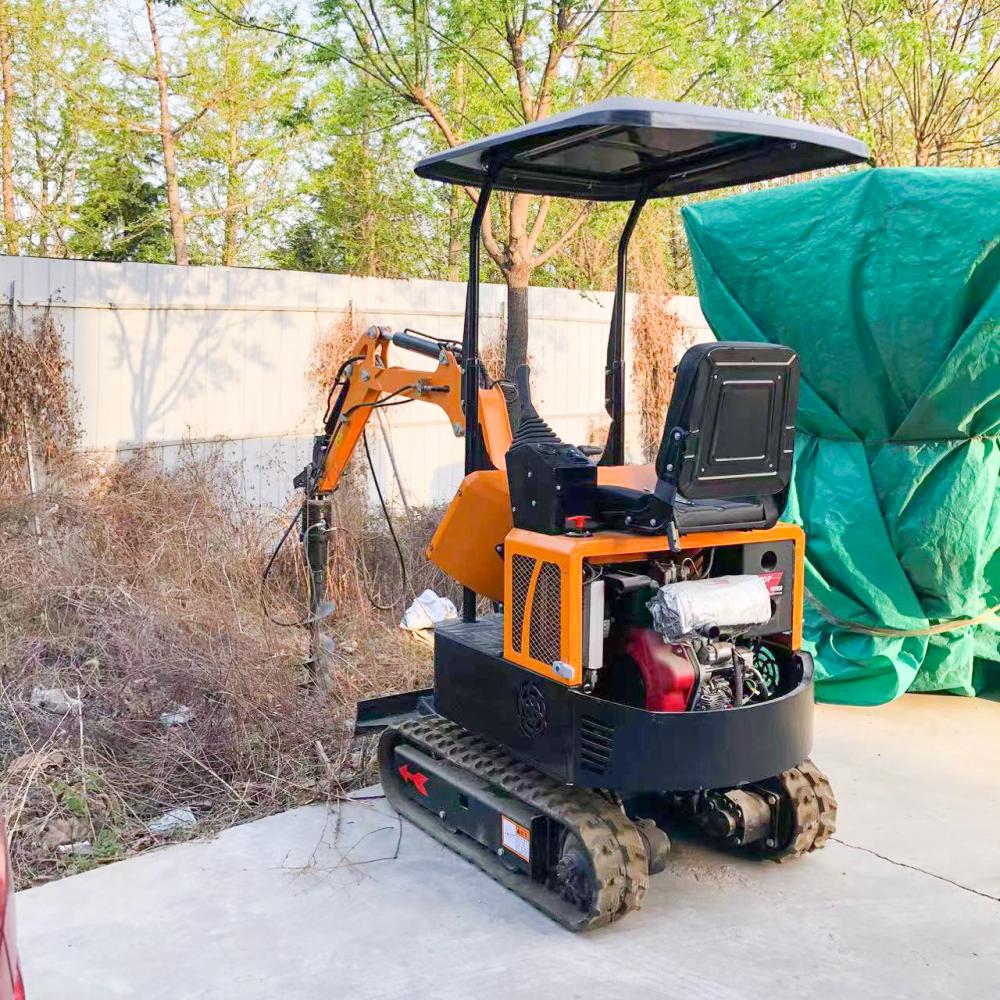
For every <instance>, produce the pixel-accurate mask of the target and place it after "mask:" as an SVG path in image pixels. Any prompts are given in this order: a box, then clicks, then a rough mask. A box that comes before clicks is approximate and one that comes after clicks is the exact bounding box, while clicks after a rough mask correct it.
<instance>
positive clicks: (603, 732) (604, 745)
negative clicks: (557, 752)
mask: <svg viewBox="0 0 1000 1000" xmlns="http://www.w3.org/2000/svg"><path fill="white" fill-rule="evenodd" d="M614 736H615V731H614V728H613V727H611V726H608V725H606V724H605V723H603V722H598V721H597V719H591V718H590V717H589V716H587V715H584V716H583V717H582V718H581V719H580V767H582V768H585V769H586V770H588V771H593V772H594V774H604V772H605V771H606V770H607V769H608V763H609V761H610V760H611V748H612V747H613V746H614Z"/></svg>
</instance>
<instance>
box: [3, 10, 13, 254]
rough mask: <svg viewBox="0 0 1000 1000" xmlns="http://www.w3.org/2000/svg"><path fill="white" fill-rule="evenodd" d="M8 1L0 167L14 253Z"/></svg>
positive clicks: (9, 241) (9, 245) (7, 232)
mask: <svg viewBox="0 0 1000 1000" xmlns="http://www.w3.org/2000/svg"><path fill="white" fill-rule="evenodd" d="M9 7H10V5H9V4H8V3H7V2H6V0H3V2H2V3H0V71H2V78H3V119H2V125H0V171H2V172H3V223H4V232H5V236H6V241H7V253H9V254H16V253H17V216H16V214H15V209H14V67H13V65H12V63H13V58H12V57H13V53H12V51H11V44H10V28H9V25H10V9H9Z"/></svg>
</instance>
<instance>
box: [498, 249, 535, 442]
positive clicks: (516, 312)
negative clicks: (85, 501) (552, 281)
mask: <svg viewBox="0 0 1000 1000" xmlns="http://www.w3.org/2000/svg"><path fill="white" fill-rule="evenodd" d="M504 277H505V278H506V279H507V344H506V347H505V349H504V362H503V374H504V378H506V379H512V378H513V377H514V373H515V372H516V371H517V369H518V368H519V367H520V366H521V365H524V364H527V363H528V283H529V279H530V277H531V270H530V268H528V267H518V268H513V269H512V270H510V271H508V272H507V273H506V274H505V275H504ZM509 409H510V422H511V426H512V427H515V428H516V427H517V422H518V420H520V417H521V407H520V405H519V404H518V401H517V400H516V399H514V400H511V403H510V406H509Z"/></svg>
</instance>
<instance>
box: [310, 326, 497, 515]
mask: <svg viewBox="0 0 1000 1000" xmlns="http://www.w3.org/2000/svg"><path fill="white" fill-rule="evenodd" d="M390 344H395V345H396V346H397V347H401V348H403V349H406V350H411V351H416V352H417V353H419V354H422V355H424V356H425V357H430V358H433V359H435V360H436V361H437V367H436V368H434V369H432V370H430V371H424V370H419V369H411V368H403V367H399V366H394V365H390V364H389V345H390ZM334 397H335V398H334ZM412 399H417V400H422V401H423V402H425V403H435V404H436V405H437V406H440V407H441V409H442V410H444V412H445V414H446V416H447V417H448V422H449V423H450V424H451V428H452V430H453V431H454V433H455V435H456V436H457V437H461V436H463V435H464V434H465V412H464V409H463V406H462V364H461V348H460V346H459V345H458V344H454V343H451V342H450V341H439V340H435V339H433V338H431V337H428V336H426V335H424V334H419V333H416V332H414V331H404V332H402V333H395V334H393V333H391V332H390V331H389V330H388V329H387V328H386V327H378V326H373V327H370V328H369V329H368V330H367V331H366V332H365V333H364V334H363V335H362V336H361V337H359V338H358V341H357V343H356V344H355V345H354V347H353V349H352V350H351V353H350V355H349V357H348V359H347V361H345V362H344V364H343V365H342V366H341V371H340V374H339V377H338V380H337V383H336V384H335V385H334V387H333V389H332V391H331V397H330V401H331V405H330V407H329V409H328V412H327V415H326V421H325V436H326V438H327V440H328V443H327V444H326V446H325V449H324V451H323V453H322V457H321V459H320V461H319V462H318V463H317V467H316V468H315V469H314V482H315V489H314V494H315V495H324V494H329V493H333V492H334V491H335V490H336V489H337V487H338V486H339V484H340V479H341V477H342V476H343V474H344V469H345V468H346V467H347V463H348V461H349V459H350V457H351V455H352V454H353V452H354V449H355V447H356V446H357V443H358V440H359V439H360V437H361V435H362V434H363V433H364V429H365V425H366V424H367V422H368V419H369V417H370V416H371V414H372V411H373V410H375V409H377V408H379V407H381V406H386V405H393V401H400V402H402V401H403V400H412ZM479 422H480V425H481V427H482V432H483V433H482V440H483V444H484V448H485V451H486V457H487V458H488V459H489V461H490V462H491V463H492V465H493V467H494V468H496V469H500V470H503V469H505V467H506V466H505V457H504V456H505V455H506V452H507V449H508V448H509V447H510V439H511V432H510V420H509V419H508V416H507V404H506V402H505V400H504V395H503V391H502V390H501V389H500V387H499V386H497V385H491V386H487V385H481V386H480V388H479Z"/></svg>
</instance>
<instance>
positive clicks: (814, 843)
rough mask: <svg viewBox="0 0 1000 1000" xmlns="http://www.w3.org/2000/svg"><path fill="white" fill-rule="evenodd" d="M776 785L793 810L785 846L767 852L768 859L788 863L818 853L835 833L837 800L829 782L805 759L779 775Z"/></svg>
mask: <svg viewBox="0 0 1000 1000" xmlns="http://www.w3.org/2000/svg"><path fill="white" fill-rule="evenodd" d="M777 781H778V784H779V785H780V786H781V789H782V791H783V792H784V795H785V796H786V798H787V800H788V803H789V804H790V805H791V806H792V809H793V813H792V830H791V837H790V839H789V840H788V842H787V843H785V844H784V845H783V846H781V847H779V848H776V849H773V850H771V851H767V852H766V855H767V857H770V858H773V859H774V860H776V861H790V860H791V859H792V858H798V857H801V856H802V855H803V854H808V853H809V852H810V851H818V850H819V849H820V848H821V847H823V845H824V844H825V843H826V842H827V841H828V840H829V839H830V837H832V836H833V832H834V830H836V829H837V800H836V799H835V798H834V795H833V789H832V788H831V787H830V781H829V779H828V778H827V776H826V775H825V774H824V773H823V772H822V771H821V770H820V769H819V768H818V767H817V766H816V765H815V764H814V763H813V762H812V761H811V760H808V759H806V760H804V761H803V762H802V763H801V764H799V766H798V767H790V768H789V769H788V770H787V771H783V772H782V773H781V774H779V775H778V778H777Z"/></svg>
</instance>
